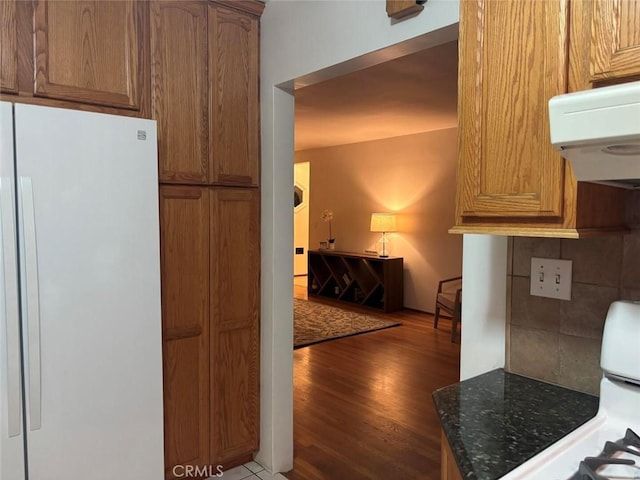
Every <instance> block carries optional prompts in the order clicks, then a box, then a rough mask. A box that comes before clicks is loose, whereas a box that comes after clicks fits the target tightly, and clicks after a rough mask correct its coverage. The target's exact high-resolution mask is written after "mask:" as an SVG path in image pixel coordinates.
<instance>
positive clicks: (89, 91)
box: [34, 0, 145, 109]
mask: <svg viewBox="0 0 640 480" xmlns="http://www.w3.org/2000/svg"><path fill="white" fill-rule="evenodd" d="M143 8H145V2H144V1H140V2H136V1H134V0H121V1H102V0H74V1H57V0H51V1H44V0H43V1H39V2H36V6H35V10H34V38H35V40H34V41H35V68H36V76H35V95H37V96H41V97H48V98H55V99H62V100H71V101H77V102H82V103H92V104H97V105H109V106H113V107H120V108H128V109H138V108H139V105H140V99H139V96H140V90H141V85H139V83H140V79H139V73H140V72H139V69H140V68H141V63H142V49H143V38H144V36H143V28H144V26H143V16H144V14H143Z"/></svg>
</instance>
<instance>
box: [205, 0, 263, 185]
mask: <svg viewBox="0 0 640 480" xmlns="http://www.w3.org/2000/svg"><path fill="white" fill-rule="evenodd" d="M258 28H259V23H258V18H257V17H254V16H253V15H249V14H245V13H242V12H239V11H236V10H232V9H229V8H225V7H221V6H219V5H214V6H210V7H209V75H210V80H211V81H210V87H211V90H210V94H209V102H210V139H211V151H210V157H211V166H212V176H211V179H210V181H211V183H214V184H224V185H257V184H258V177H259V158H260V157H259V155H260V152H259V105H258V102H259V98H258V88H259V81H258V75H259V63H258V52H259V49H260V47H259V43H258Z"/></svg>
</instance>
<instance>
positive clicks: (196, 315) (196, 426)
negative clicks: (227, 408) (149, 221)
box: [160, 186, 210, 479]
mask: <svg viewBox="0 0 640 480" xmlns="http://www.w3.org/2000/svg"><path fill="white" fill-rule="evenodd" d="M209 198H210V194H209V191H208V190H207V189H206V188H199V187H175V186H164V187H161V188H160V247H161V250H160V252H161V267H162V274H161V275H162V337H163V375H164V434H165V477H166V478H167V479H173V478H176V477H175V476H174V474H173V473H174V472H173V467H174V466H175V465H199V466H202V465H208V464H209V458H210V457H209V451H210V449H209V448H210V447H209V443H210V431H209V424H210V413H209V412H210V398H209V381H210V373H209V365H210V351H209V340H210V335H209V331H210V330H209V309H210V303H209V290H210V287H209V278H210V277H209V261H210V260H209V252H210V243H209V235H210V232H209V208H210V200H209Z"/></svg>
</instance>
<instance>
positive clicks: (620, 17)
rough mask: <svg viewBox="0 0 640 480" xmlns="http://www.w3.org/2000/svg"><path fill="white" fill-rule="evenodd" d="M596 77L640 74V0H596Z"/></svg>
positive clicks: (593, 72)
mask: <svg viewBox="0 0 640 480" xmlns="http://www.w3.org/2000/svg"><path fill="white" fill-rule="evenodd" d="M592 8H593V14H592V16H591V21H592V23H591V30H592V31H591V57H590V58H591V62H590V74H591V79H592V80H601V79H605V78H611V77H625V76H630V75H640V0H594V1H593V2H592Z"/></svg>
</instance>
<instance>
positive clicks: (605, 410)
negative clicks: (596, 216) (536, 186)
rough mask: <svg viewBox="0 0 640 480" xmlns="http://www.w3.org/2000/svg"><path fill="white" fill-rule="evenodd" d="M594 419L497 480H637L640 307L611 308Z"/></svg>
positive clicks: (639, 472) (639, 465) (625, 303)
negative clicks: (598, 403) (598, 399)
mask: <svg viewBox="0 0 640 480" xmlns="http://www.w3.org/2000/svg"><path fill="white" fill-rule="evenodd" d="M600 366H601V367H602V370H603V373H604V376H603V378H602V380H601V382H600V405H599V408H598V413H597V415H596V416H595V417H594V418H593V419H591V420H590V421H588V422H587V423H585V424H584V425H582V426H581V427H579V428H577V429H576V430H574V431H573V432H571V433H570V434H569V435H567V436H565V437H564V438H562V439H561V440H559V441H558V442H556V443H554V444H553V445H551V446H550V447H549V448H547V449H545V450H543V451H542V452H541V453H539V454H538V455H536V456H534V457H533V458H531V459H530V460H528V461H527V462H525V463H523V464H522V465H520V466H519V467H517V468H516V469H514V470H512V471H511V472H509V473H508V474H507V475H505V476H504V477H502V478H501V480H607V479H640V438H639V437H638V435H640V303H639V302H628V301H618V302H614V303H613V304H611V307H610V308H609V312H608V313H607V318H606V322H605V327H604V335H603V339H602V355H601V357H600Z"/></svg>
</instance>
